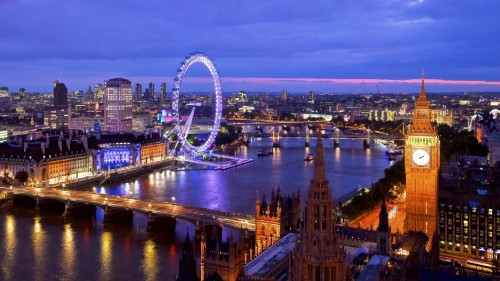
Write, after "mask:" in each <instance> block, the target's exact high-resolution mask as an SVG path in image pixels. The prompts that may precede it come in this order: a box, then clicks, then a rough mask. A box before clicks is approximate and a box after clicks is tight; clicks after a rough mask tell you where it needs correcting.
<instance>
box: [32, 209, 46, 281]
mask: <svg viewBox="0 0 500 281" xmlns="http://www.w3.org/2000/svg"><path fill="white" fill-rule="evenodd" d="M45 240H46V235H45V231H44V230H43V229H42V223H41V218H40V217H38V216H37V217H35V218H34V222H33V231H32V232H31V241H32V243H33V257H34V259H35V261H34V262H35V272H42V271H43V269H44V268H45V256H46V254H47V253H46V252H45V251H46V249H45V248H46V247H45V245H46V241H45ZM33 277H34V278H35V280H43V279H44V278H43V276H42V274H35V275H34V276H33Z"/></svg>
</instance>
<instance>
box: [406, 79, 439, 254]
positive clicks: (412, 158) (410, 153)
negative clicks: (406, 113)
mask: <svg viewBox="0 0 500 281" xmlns="http://www.w3.org/2000/svg"><path fill="white" fill-rule="evenodd" d="M405 138H406V142H405V169H406V220H405V231H406V232H408V231H422V232H423V233H425V234H426V235H427V237H429V241H431V240H432V238H433V235H434V232H435V230H436V223H437V209H438V208H437V207H438V176H439V161H440V160H439V155H440V151H439V149H440V144H439V137H438V135H437V133H436V130H435V129H434V128H433V127H432V125H431V107H430V104H429V101H428V100H427V96H426V94H425V87H424V72H423V71H422V87H421V89H420V94H419V96H418V99H417V102H416V104H415V110H414V111H413V124H412V125H411V126H410V129H409V130H408V133H407V134H406V136H405ZM430 244H431V243H429V244H428V245H430Z"/></svg>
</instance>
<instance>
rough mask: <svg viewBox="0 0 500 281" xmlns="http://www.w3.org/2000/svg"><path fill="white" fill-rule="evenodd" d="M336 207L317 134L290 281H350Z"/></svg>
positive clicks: (321, 142) (320, 141) (291, 260)
mask: <svg viewBox="0 0 500 281" xmlns="http://www.w3.org/2000/svg"><path fill="white" fill-rule="evenodd" d="M333 207H334V204H333V198H332V194H331V192H330V183H329V182H328V180H327V179H326V173H325V160H324V156H323V141H322V138H321V134H318V142H317V147H316V155H315V159H314V175H313V178H312V180H311V185H310V187H309V190H308V193H307V198H306V204H305V210H304V225H303V226H302V227H301V228H300V231H299V237H298V240H297V242H296V244H295V248H294V250H293V253H292V255H291V258H290V272H289V273H290V279H289V280H324V281H331V280H347V264H346V258H347V257H346V252H345V250H344V247H343V245H342V244H341V242H340V239H338V238H337V235H336V233H335V225H334V217H333Z"/></svg>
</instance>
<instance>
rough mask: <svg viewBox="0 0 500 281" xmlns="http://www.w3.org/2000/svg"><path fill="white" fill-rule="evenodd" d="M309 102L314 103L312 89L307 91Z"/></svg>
mask: <svg viewBox="0 0 500 281" xmlns="http://www.w3.org/2000/svg"><path fill="white" fill-rule="evenodd" d="M309 102H310V103H314V91H309Z"/></svg>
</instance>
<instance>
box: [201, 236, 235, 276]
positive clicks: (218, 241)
mask: <svg viewBox="0 0 500 281" xmlns="http://www.w3.org/2000/svg"><path fill="white" fill-rule="evenodd" d="M243 248H244V246H243V241H236V240H235V239H234V238H233V235H232V233H231V235H230V236H229V237H228V238H227V241H226V243H223V242H222V238H221V236H220V234H219V233H218V231H217V228H216V226H214V227H213V231H212V235H211V237H210V238H208V237H207V235H206V233H205V230H203V232H202V234H201V254H200V280H205V279H209V280H223V281H236V279H237V278H238V277H239V276H241V275H242V274H243V265H244V263H245V253H244V251H243ZM210 278H212V279H210ZM217 278H219V279H217Z"/></svg>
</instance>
